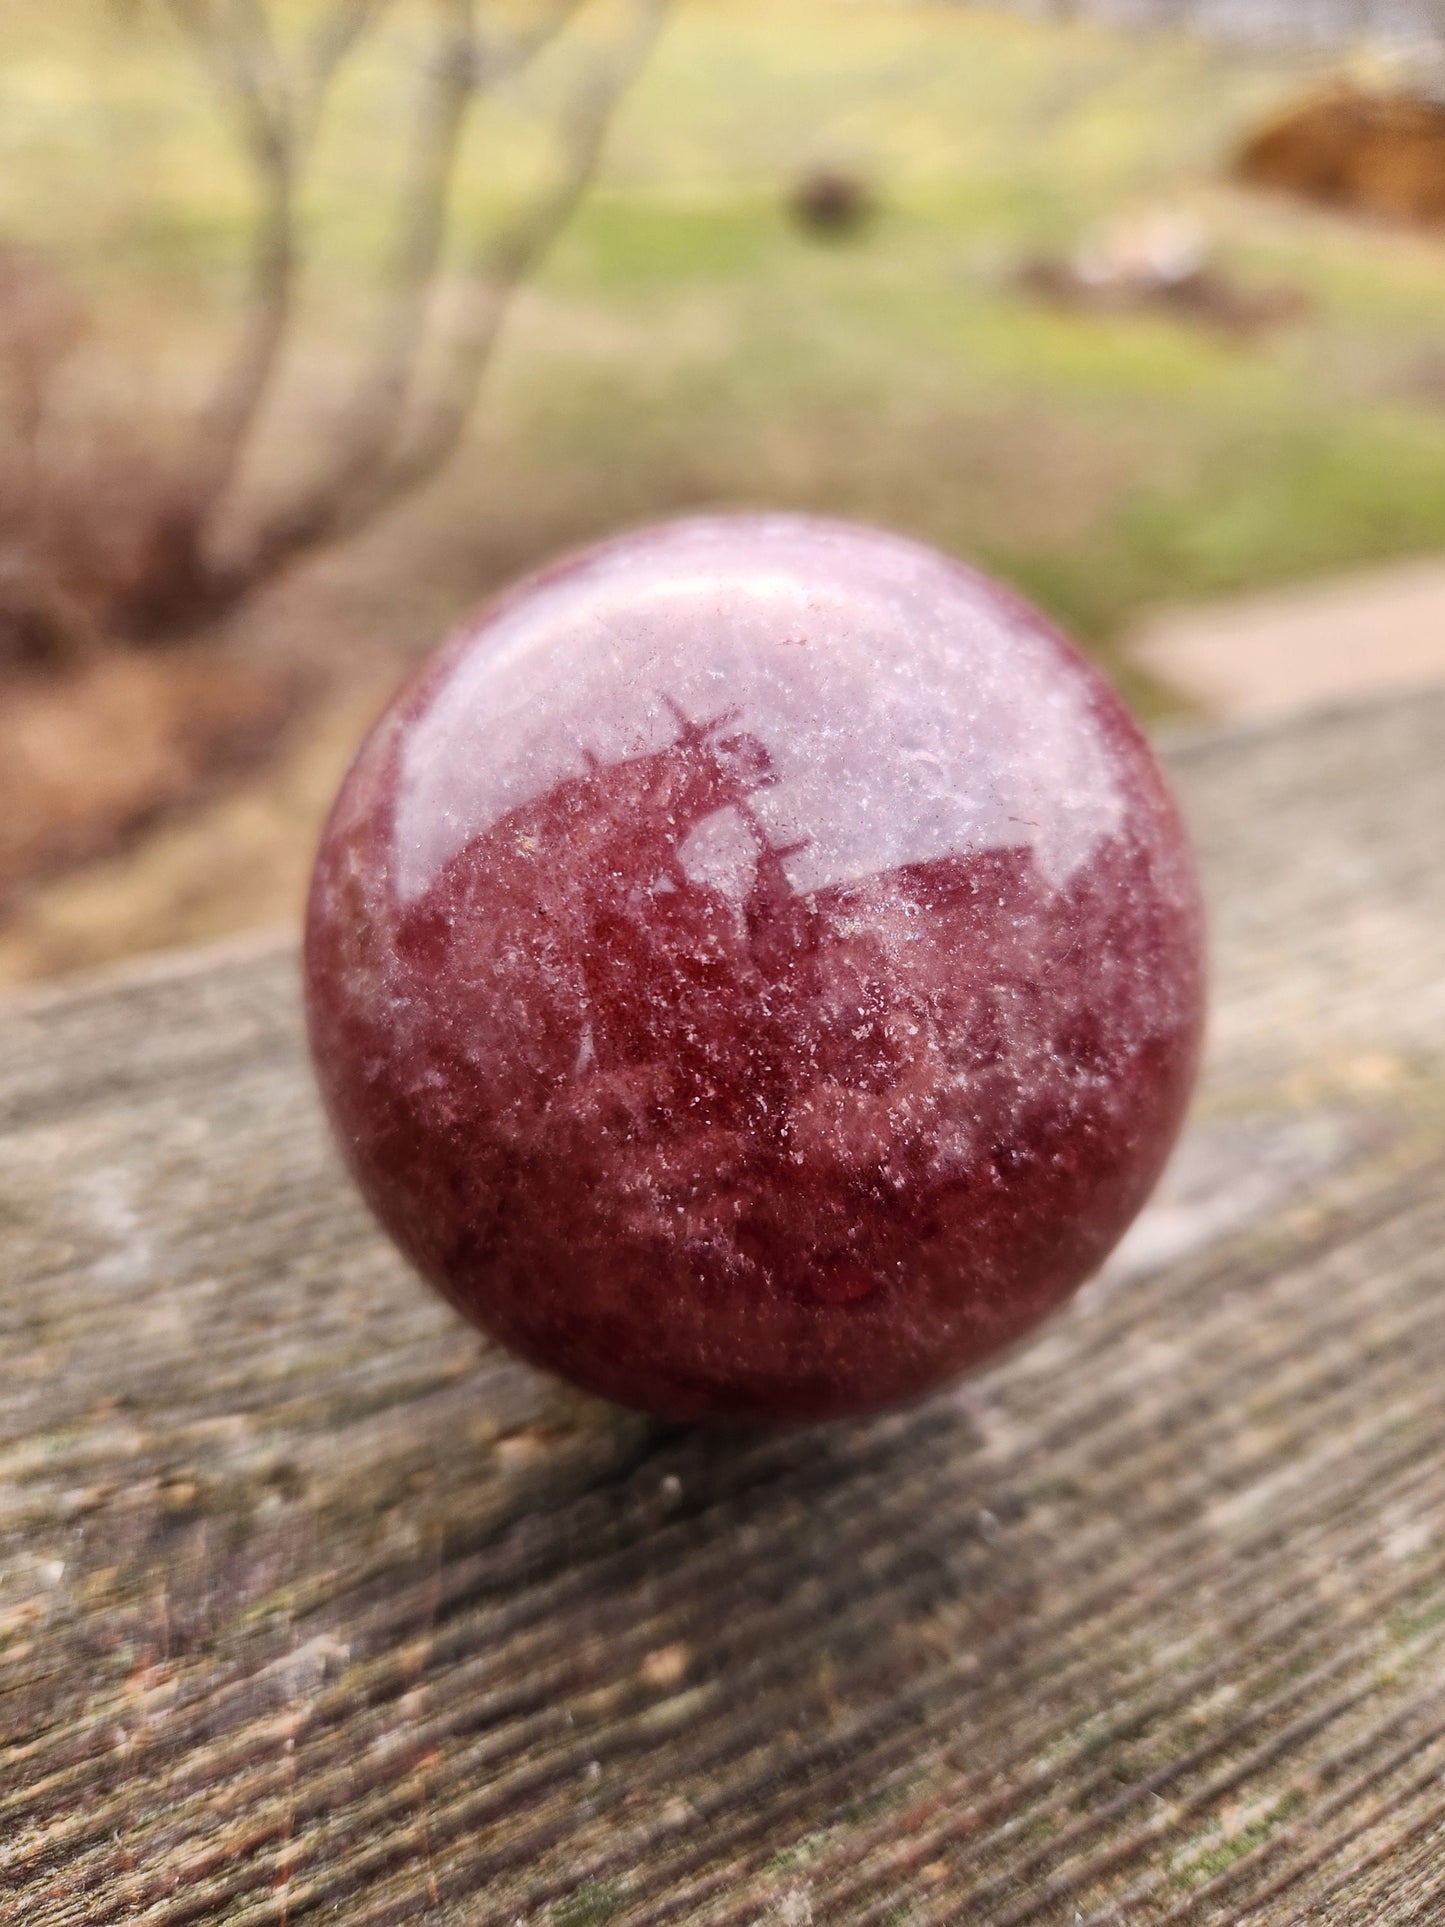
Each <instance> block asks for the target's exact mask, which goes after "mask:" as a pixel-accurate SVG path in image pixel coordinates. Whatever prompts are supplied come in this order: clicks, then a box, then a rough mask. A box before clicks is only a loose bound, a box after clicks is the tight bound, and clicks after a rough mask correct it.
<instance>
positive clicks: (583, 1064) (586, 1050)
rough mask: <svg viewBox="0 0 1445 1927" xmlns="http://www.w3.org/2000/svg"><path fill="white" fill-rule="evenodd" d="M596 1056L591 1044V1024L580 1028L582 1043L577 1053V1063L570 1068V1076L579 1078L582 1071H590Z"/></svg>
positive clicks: (593, 1046)
mask: <svg viewBox="0 0 1445 1927" xmlns="http://www.w3.org/2000/svg"><path fill="white" fill-rule="evenodd" d="M596 1056H597V1050H596V1046H595V1045H594V1044H593V1042H592V1026H591V1024H584V1025H583V1026H582V1042H581V1045H580V1046H579V1048H578V1051H577V1062H576V1063H575V1064H574V1065H573V1066H572V1075H573V1076H574V1077H581V1076H582V1074H583V1072H584V1071H586V1070H588V1069H590V1067H591V1065H592V1063H593V1060H594V1059H595V1058H596Z"/></svg>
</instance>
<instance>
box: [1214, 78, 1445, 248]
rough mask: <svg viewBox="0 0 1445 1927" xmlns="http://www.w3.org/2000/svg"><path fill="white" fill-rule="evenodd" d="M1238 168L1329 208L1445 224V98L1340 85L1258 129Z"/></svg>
mask: <svg viewBox="0 0 1445 1927" xmlns="http://www.w3.org/2000/svg"><path fill="white" fill-rule="evenodd" d="M1233 172H1234V174H1235V176H1236V177H1237V178H1238V179H1239V180H1242V181H1246V182H1248V183H1249V184H1250V185H1251V186H1254V187H1264V188H1269V189H1271V190H1273V191H1275V192H1277V193H1284V194H1290V195H1293V196H1295V197H1296V198H1298V199H1301V200H1306V201H1313V202H1316V203H1318V204H1321V205H1323V206H1326V207H1336V208H1344V209H1348V210H1350V211H1352V212H1355V213H1360V214H1370V215H1374V216H1376V217H1379V218H1383V219H1385V220H1390V221H1405V222H1410V223H1413V224H1415V225H1426V226H1438V225H1440V224H1442V223H1445V101H1439V100H1431V99H1426V98H1423V97H1421V96H1419V95H1415V94H1406V93H1388V94H1387V93H1372V92H1367V91H1365V90H1364V89H1362V88H1358V87H1354V86H1350V85H1346V84H1343V83H1341V84H1338V85H1336V86H1333V87H1331V88H1330V89H1329V90H1328V91H1327V92H1324V93H1320V94H1316V95H1314V96H1312V97H1311V98H1310V99H1308V100H1304V101H1301V102H1299V103H1298V104H1297V105H1296V106H1293V107H1291V108H1289V109H1287V110H1286V111H1285V112H1284V113H1282V114H1280V115H1279V116H1278V117H1277V118H1276V119H1274V120H1272V121H1270V122H1269V123H1268V124H1267V125H1266V126H1264V127H1262V128H1260V129H1259V131H1258V132H1257V133H1255V134H1253V135H1252V136H1251V137H1250V138H1249V139H1248V140H1247V141H1246V142H1245V144H1244V146H1243V147H1242V148H1241V149H1240V151H1239V153H1238V155H1237V156H1236V157H1235V161H1234V167H1233Z"/></svg>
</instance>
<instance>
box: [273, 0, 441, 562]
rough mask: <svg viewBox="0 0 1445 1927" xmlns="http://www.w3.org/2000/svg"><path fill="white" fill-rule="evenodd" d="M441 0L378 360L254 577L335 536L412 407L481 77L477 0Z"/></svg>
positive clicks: (278, 524)
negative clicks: (468, 124) (462, 152)
mask: <svg viewBox="0 0 1445 1927" xmlns="http://www.w3.org/2000/svg"><path fill="white" fill-rule="evenodd" d="M437 5H438V11H439V14H440V28H439V32H438V36H437V41H436V45H435V47H434V49H433V54H432V58H431V61H430V62H429V70H428V73H427V76H426V84H425V85H424V87H423V90H422V98H421V101H420V103H419V107H418V112H417V116H416V124H415V129H414V133H413V144H412V161H411V166H410V169H409V172H408V178H407V183H406V187H405V189H404V191H403V195H402V203H401V210H400V214H399V217H398V222H397V248H396V260H395V265H394V268H393V271H392V294H391V298H390V301H389V303H388V307H387V312H386V315H385V317H384V319H383V322H382V327H381V331H380V335H379V338H378V342H377V346H376V350H375V352H374V355H373V358H372V365H371V369H370V372H369V374H368V375H367V376H365V377H364V378H363V380H362V382H361V384H360V387H359V392H358V395H357V397H356V400H355V401H354V403H353V405H352V408H351V410H350V415H349V419H348V420H347V421H346V422H345V423H344V424H343V425H342V427H341V429H340V430H339V431H338V435H337V440H336V450H335V453H334V455H333V457H332V459H331V461H330V462H329V463H328V464H327V466H326V468H325V470H324V472H323V473H322V475H321V476H320V478H319V479H318V480H317V481H316V482H314V483H313V484H312V485H311V487H310V488H309V489H308V490H307V491H306V492H305V494H304V495H303V496H301V498H300V499H299V500H297V501H296V502H294V503H292V504H291V505H290V506H289V507H288V508H286V509H285V510H283V511H282V512H281V514H280V515H279V516H277V517H276V518H275V519H274V520H273V521H272V523H271V524H270V525H269V526H268V527H267V528H266V529H265V530H264V531H263V532H262V534H261V536H260V537H259V539H258V541H257V543H256V545H255V549H254V553H253V555H252V556H251V557H250V558H249V559H248V561H247V563H246V564H245V565H244V573H245V574H246V575H247V576H249V577H255V576H260V575H265V574H267V573H269V572H270V571H271V569H272V568H274V567H275V566H277V564H278V562H279V559H280V558H282V557H285V556H289V555H291V554H293V553H295V552H297V551H299V550H301V549H305V548H309V547H312V546H314V545H315V544H317V543H319V542H322V541H325V540H327V539H329V537H330V536H331V534H332V533H333V531H334V529H335V528H336V527H338V526H339V524H340V522H341V521H342V519H343V511H344V505H345V504H346V502H347V501H348V500H349V498H350V496H351V495H352V493H353V492H354V491H355V490H356V489H357V488H358V487H360V486H362V485H363V484H364V483H365V482H366V481H367V479H368V478H369V477H370V476H371V474H372V473H373V472H374V471H375V470H376V469H377V468H378V466H379V465H380V464H381V463H382V461H383V460H384V458H385V454H386V450H387V447H388V445H389V443H390V441H391V439H392V438H393V436H394V435H395V433H396V428H397V424H398V422H399V420H400V419H401V416H402V414H403V412H404V410H405V407H406V402H407V394H408V389H409V386H410V383H411V379H412V374H413V370H414V366H415V362H416V358H417V353H418V350H419V348H420V345H421V343H422V340H423V338H424V336H425V332H426V324H427V316H428V309H429V306H430V301H431V294H432V288H433V284H434V282H435V279H436V273H437V267H438V263H439V261H440V258H441V248H442V240H443V237H444V234H445V231H446V220H447V214H448V212H449V209H450V204H451V188H452V180H453V176H454V173H455V169H456V163H457V156H458V154H459V152H460V148H461V141H462V135H463V132H464V131H465V127H466V120H467V114H468V110H469V108H470V107H471V104H472V101H473V99H474V97H475V93H476V81H477V64H476V57H475V56H476V37H475V7H474V0H437Z"/></svg>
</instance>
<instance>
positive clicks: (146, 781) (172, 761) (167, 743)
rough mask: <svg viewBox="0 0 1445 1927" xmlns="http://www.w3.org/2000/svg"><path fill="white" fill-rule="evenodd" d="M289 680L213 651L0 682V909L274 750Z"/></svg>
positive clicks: (114, 656)
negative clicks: (25, 888)
mask: <svg viewBox="0 0 1445 1927" xmlns="http://www.w3.org/2000/svg"><path fill="white" fill-rule="evenodd" d="M296 699H297V686H296V680H295V678H294V677H291V676H289V675H287V674H286V673H284V672H283V671H281V670H279V669H275V668H271V667H269V666H265V665H261V664H258V663H255V662H247V661H238V660H234V659H232V658H230V657H228V656H226V655H223V654H219V653H216V652H214V651H212V650H205V649H194V650H187V651H185V652H172V651H157V652H153V653H140V652H133V651H122V650H115V651H107V652H105V653H103V654H99V655H97V656H95V657H93V658H92V659H89V660H86V661H83V662H80V663H78V664H75V665H72V666H69V667H67V668H66V669H65V670H64V671H52V672H46V673H41V672H31V673H22V672H18V671H17V672H13V673H11V674H9V675H8V676H6V677H5V679H4V682H3V687H0V798H3V807H0V904H4V903H5V902H6V900H7V899H8V900H13V898H14V895H15V893H16V892H17V891H18V890H19V889H20V888H21V887H22V886H23V885H24V884H26V883H29V882H31V881H32V880H34V879H36V878H38V877H43V876H46V875H48V874H52V873H54V872H56V871H58V870H60V869H63V868H64V867H66V866H68V865H71V864H74V863H77V862H80V861H82V860H84V859H86V858H91V857H95V856H100V855H104V854H106V853H108V852H109V851H112V850H114V849H116V848H117V847H118V846H119V845H121V844H123V843H125V842H126V841H127V840H129V839H130V838H131V837H132V836H133V835H134V834H135V833H136V831H137V830H139V829H140V828H142V827H143V826H144V825H146V824H147V823H150V822H153V821H154V820H155V819H156V818H157V817H158V816H160V815H161V814H162V813H163V812H165V811H168V810H175V809H178V808H181V807H183V806H185V805H188V804H191V803H194V802H195V800H196V799H197V798H198V797H199V796H200V795H203V794H204V793H205V792H207V791H208V790H212V789H214V788H215V787H216V786H217V785H218V784H219V783H222V782H224V781H226V780H228V779H229V778H231V777H234V775H235V774H236V773H237V772H238V771H240V770H243V769H245V768H247V767H250V766H254V765H255V764H256V763H258V762H260V761H262V760H264V759H265V758H266V757H268V756H269V755H270V754H272V753H273V751H274V749H275V746H276V743H277V740H278V738H279V736H280V733H281V731H282V729H283V728H284V726H285V723H286V721H287V719H288V717H289V716H290V714H291V713H292V711H293V708H294V705H295V702H296Z"/></svg>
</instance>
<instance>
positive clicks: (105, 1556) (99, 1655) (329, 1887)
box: [0, 696, 1445, 1927]
mask: <svg viewBox="0 0 1445 1927" xmlns="http://www.w3.org/2000/svg"><path fill="white" fill-rule="evenodd" d="M1173 760H1174V764H1175V769H1176V773H1177V775H1178V778H1179V781H1180V785H1181V788H1182V790H1183V793H1184V795H1185V797H1186V801H1187V804H1188V807H1189V810H1190V813H1191V816H1192V818H1193V821H1194V823H1195V826H1196V832H1197V835H1198V838H1199V842H1200V846H1201V850H1202V853H1203V856H1204V859H1205V864H1206V870H1207V873H1208V876H1209V880H1210V886H1211V894H1212V898H1213V902H1214V906H1215V929H1216V948H1217V955H1218V963H1217V984H1218V997H1217V1016H1216V1021H1215V1025H1214V1035H1213V1043H1212V1058H1211V1067H1210V1073H1209V1078H1208V1082H1207V1085H1206V1089H1205V1092H1204V1095H1203V1097H1202V1099H1201V1103H1200V1106H1199V1110H1198V1114H1197V1117H1196V1120H1195V1123H1194V1125H1193V1127H1192V1130H1191V1133H1190V1135H1189V1138H1188V1140H1187V1142H1186V1145H1185V1147H1184V1150H1183V1152H1182V1154H1181V1157H1180V1159H1179V1160H1178V1162H1177V1163H1176V1166H1175V1169H1174V1171H1173V1172H1172V1174H1171V1176H1170V1178H1169V1180H1168V1182H1167V1186H1166V1190H1165V1194H1164V1195H1163V1197H1162V1198H1161V1200H1160V1202H1159V1203H1158V1204H1157V1205H1156V1206H1155V1207H1153V1208H1152V1209H1151V1211H1150V1212H1149V1213H1148V1214H1147V1215H1146V1218H1145V1220H1144V1221H1143V1222H1142V1223H1141V1225H1140V1227H1139V1228H1138V1229H1137V1231H1136V1233H1135V1234H1133V1235H1132V1236H1131V1239H1130V1240H1129V1241H1128V1243H1127V1245H1126V1247H1125V1249H1124V1250H1123V1251H1122V1252H1121V1253H1120V1255H1119V1257H1118V1258H1117V1259H1116V1260H1115V1262H1114V1263H1113V1264H1112V1265H1111V1266H1110V1268H1109V1271H1108V1273H1107V1274H1106V1275H1105V1276H1104V1277H1103V1278H1102V1279H1100V1280H1099V1281H1098V1282H1097V1283H1096V1284H1095V1285H1094V1286H1092V1287H1090V1288H1089V1290H1088V1291H1087V1292H1086V1293H1085V1294H1084V1295H1083V1297H1082V1298H1081V1300H1080V1302H1079V1304H1078V1305H1077V1306H1076V1307H1075V1308H1074V1309H1073V1310H1072V1311H1071V1312H1070V1313H1068V1314H1067V1315H1066V1316H1065V1317H1064V1318H1062V1319H1061V1320H1059V1321H1058V1322H1057V1323H1056V1324H1055V1325H1054V1326H1053V1327H1051V1328H1050V1330H1049V1331H1048V1332H1047V1333H1046V1334H1045V1335H1044V1336H1043V1337H1042V1338H1041V1339H1039V1340H1038V1341H1037V1342H1035V1343H1034V1344H1033V1345H1031V1346H1029V1347H1027V1348H1025V1349H1024V1350H1022V1351H1020V1352H1019V1353H1018V1354H1017V1355H1015V1356H1014V1357H1013V1358H1011V1359H1009V1360H1008V1361H1006V1362H1005V1363H1004V1364H1003V1365H1002V1366H1001V1367H1000V1368H999V1369H997V1370H995V1371H993V1372H991V1373H989V1374H987V1375H985V1376H983V1377H980V1378H979V1379H977V1380H975V1381H973V1382H972V1383H970V1384H968V1385H966V1386H965V1387H963V1388H962V1390H961V1391H959V1392H958V1393H956V1394H953V1395H951V1396H949V1397H946V1398H943V1399H938V1400H935V1401H932V1402H931V1403H929V1404H928V1405H926V1406H924V1407H922V1408H920V1409H918V1410H916V1411H913V1412H909V1413H905V1414H901V1415H898V1416H895V1417H891V1418H887V1419H884V1420H880V1421H877V1422H874V1423H870V1424H866V1425H858V1426H848V1427H837V1428H833V1429H832V1430H829V1431H826V1432H816V1431H815V1432H800V1433H796V1434H792V1435H787V1436H783V1437H779V1438H736V1437H717V1436H704V1435H701V1434H696V1433H691V1432H686V1431H679V1430H676V1429H668V1428H660V1427H654V1426H651V1425H648V1424H647V1423H645V1422H643V1421H640V1420H636V1419H632V1418H629V1417H626V1416H623V1415H619V1414H614V1413H611V1412H608V1411H605V1410H603V1409H601V1408H598V1407H596V1406H594V1405H591V1404H589V1403H588V1402H586V1401H583V1400H581V1399H577V1398H575V1397H572V1396H570V1395H567V1394H564V1393H560V1392H558V1391H556V1390H554V1389H553V1388H551V1387H550V1386H548V1385H547V1384H545V1383H544V1382H543V1381H541V1380H539V1379H537V1378H536V1377H534V1376H533V1375H532V1374H530V1373H528V1372H527V1371H525V1370H524V1369H522V1368H521V1367H518V1366H514V1365H512V1364H510V1363H509V1362H507V1361H505V1360H502V1359H500V1358H498V1357H497V1356H496V1355H495V1354H494V1353H493V1352H491V1351H490V1350H489V1349H488V1348H487V1347H486V1346H485V1345H484V1344H482V1342H481V1341H479V1340H478V1339H477V1338H476V1337H475V1336H474V1335H472V1334H470V1333H469V1332H467V1331H465V1330H463V1329H462V1328H460V1327H459V1326H458V1325H457V1324H456V1322H455V1321H454V1320H453V1319H452V1318H451V1316H450V1314H449V1313H447V1312H446V1311H445V1310H444V1309H443V1308H442V1307H440V1306H439V1305H437V1304H436V1303H434V1302H433V1301H432V1300H431V1298H430V1297H428V1296H427V1295H426V1294H425V1293H423V1292H422V1291H420V1290H418V1289H417V1288H416V1286H415V1285H414V1284H413V1283H412V1282H411V1281H410V1280H409V1279H408V1278H407V1277H406V1276H405V1274H404V1271H403V1268H402V1267H401V1265H400V1263H399V1262H398V1261H397V1260H396V1259H394V1258H393V1257H392V1256H391V1254H390V1253H389V1252H388V1250H387V1249H386V1248H385V1247H384V1246H383V1245H382V1244H381V1242H380V1241H379V1240H378V1238H377V1237H376V1236H375V1234H374V1233H373V1232H372V1230H371V1229H370V1227H369V1226H368V1225H367V1223H366V1221H365V1219H364V1217H363V1216H362V1214H361V1212H360V1209H359V1207H358V1205H357V1204H356V1202H355V1200H354V1198H353V1197H352V1196H351V1194H350V1192H349V1190H348V1188H347V1186H346V1184H345V1182H344V1181H343V1180H342V1179H341V1177H340V1176H339V1174H338V1172H337V1170H336V1167H335V1164H334V1161H333V1159H332V1156H331V1153H330V1151H329V1149H328V1148H327V1146H326V1144H325V1140H324V1134H323V1132H322V1130H321V1127H320V1123H319V1120H318V1117H317V1114H316V1110H315V1107H314V1104H313V1102H312V1099H311V1096H310V1091H309V1086H308V1082H307V1079H306V1074H305V1070H304V1066H303V1063H302V1058H301V1053H300V1045H299V1039H298V1033H297V1025H296V1016H295V997H294V960H293V956H292V951H291V947H290V944H289V942H287V941H284V940H275V941H270V942H267V943H263V944H251V945H248V946H242V947H240V948H239V949H236V950H233V951H231V952H229V953H223V954H215V953H213V954H211V955H209V956H205V957H194V958H185V959H180V960H176V961H171V962H167V963H163V964H160V965H150V966H146V967H144V968H142V969H140V970H137V971H131V972H128V973H124V974H122V975H120V976H118V977H115V978H112V979H109V980H106V981H97V982H95V983H93V984H90V985H87V986H82V987H79V988H70V989H64V990H59V991H54V992H47V993H43V994H38V995H37V994H32V995H30V996H28V997H26V998H25V999H23V1000H20V1001H17V1002H13V1003H12V1004H11V1005H10V1006H9V1007H8V1009H7V1010H6V1012H5V1014H4V1017H3V1022H0V1264H3V1273H0V1359H3V1371H0V1918H3V1919H5V1920H7V1921H8V1920H14V1921H17V1922H24V1923H26V1927H32V1924H35V1927H60V1923H72V1922H87V1923H91V1922H121V1921H124V1922H128V1923H130V1922H142V1923H147V1927H160V1924H161V1923H166V1924H167V1927H178V1924H179V1923H181V1922H190V1921H234V1922H244V1923H248V1924H250V1923H256V1924H259V1923H262V1922H287V1923H292V1922H296V1923H299V1922H303V1921H318V1922H320V1921H339V1922H345V1923H347V1927H380V1924H381V1923H384V1922H396V1923H408V1927H409V1924H410V1923H414V1922H423V1921H426V1922H431V1921H436V1922H466V1923H472V1922H492V1921H496V1922H498V1923H503V1922H508V1923H509V1922H513V1921H518V1920H521V1921H527V1922H538V1923H542V1922H554V1923H556V1924H557V1927H584V1923H590V1922H601V1921H604V1920H613V1921H616V1922H618V1923H624V1922H625V1923H630V1924H632V1927H643V1923H649V1924H651V1927H662V1923H666V1922H687V1923H693V1922H696V1923H701V1924H703V1927H723V1923H730V1924H733V1923H735V1924H736V1927H744V1924H745V1923H746V1924H747V1927H751V1924H752V1923H755V1922H764V1921H767V1922H780V1923H788V1922H792V1923H799V1922H805V1921H813V1922H823V1921H839V1922H848V1923H854V1922H857V1923H863V1924H865V1927H867V1924H871V1923H877V1927H883V1923H893V1922H904V1921H908V1922H916V1923H919V1927H925V1924H926V1923H933V1922H939V1923H942V1922H957V1921H967V1922H970V1923H972V1922H988V1923H991V1924H993V1927H1022V1924H1023V1923H1025V1922H1074V1921H1077V1920H1085V1921H1094V1922H1102V1921H1113V1920H1126V1921H1131V1922H1132V1921H1147V1922H1170V1923H1184V1922H1189V1923H1196V1922H1198V1923H1207V1922H1224V1921H1245V1920H1250V1921H1261V1922H1271V1923H1273V1922H1279V1923H1283V1922H1294V1921H1305V1920H1319V1921H1329V1922H1354V1921H1361V1922H1371V1923H1406V1922H1410V1923H1415V1922H1430V1921H1435V1920H1445V1781H1442V1775H1445V1397H1442V1389H1441V1388H1442V1385H1445V1321H1442V1319H1441V1317H1440V1300H1439V1292H1440V1288H1441V1274H1442V1268H1445V1264H1442V1258H1441V1247H1442V1234H1445V1185H1442V1177H1445V1075H1442V1069H1445V1066H1442V1057H1445V865H1442V863H1441V855H1442V851H1441V842H1442V830H1441V826H1442V824H1445V698H1442V697H1441V696H1431V697H1427V698H1422V699H1421V700H1420V701H1418V702H1410V703H1397V704H1392V705H1387V706H1384V707H1381V708H1378V709H1374V710H1371V711H1364V712H1360V713H1358V714H1354V715H1346V716H1338V717H1326V718H1319V719H1315V720H1313V721H1311V722H1308V723H1305V724H1299V725H1295V726H1292V727H1290V728H1286V729H1282V730H1276V731H1273V732H1260V733H1257V734H1254V735H1244V736H1234V737H1229V738H1210V739H1201V740H1199V741H1196V742H1193V743H1188V744H1182V745H1179V746H1177V748H1176V750H1175V752H1174V756H1173Z"/></svg>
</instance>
